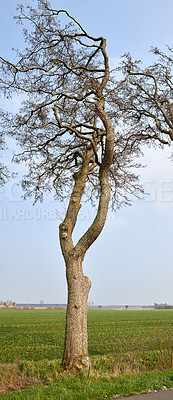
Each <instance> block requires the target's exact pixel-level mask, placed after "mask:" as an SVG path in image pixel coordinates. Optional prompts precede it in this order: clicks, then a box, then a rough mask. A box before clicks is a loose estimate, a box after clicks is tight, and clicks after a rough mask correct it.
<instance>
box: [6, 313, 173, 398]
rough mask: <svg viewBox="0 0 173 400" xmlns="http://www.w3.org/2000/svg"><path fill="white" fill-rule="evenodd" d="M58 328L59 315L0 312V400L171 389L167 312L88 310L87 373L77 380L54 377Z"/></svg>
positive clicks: (171, 325) (172, 342) (172, 337)
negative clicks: (89, 362) (88, 368)
mask: <svg viewBox="0 0 173 400" xmlns="http://www.w3.org/2000/svg"><path fill="white" fill-rule="evenodd" d="M64 329H65V311H63V310H1V311H0V360H1V361H0V394H1V396H2V398H3V399H7V398H9V399H20V398H21V399H47V398H49V399H60V400H65V399H68V400H75V399H79V400H80V399H103V398H106V397H110V396H111V395H113V394H123V395H125V394H126V395H128V394H132V393H136V392H140V391H145V390H147V389H150V390H152V389H156V390H158V389H160V388H161V387H162V386H167V387H173V310H141V311H140V310H137V311H136V310H135V311H133V310H89V311H88V336H89V355H90V358H91V362H92V367H93V369H92V371H91V372H90V373H89V374H86V372H84V373H81V374H80V375H79V376H71V375H66V376H61V375H59V371H60V361H61V358H62V353H63V342H64ZM31 387H32V388H31ZM28 388H29V389H28ZM6 391H8V392H7V393H6ZM12 392H13V393H12ZM5 393H6V394H5Z"/></svg>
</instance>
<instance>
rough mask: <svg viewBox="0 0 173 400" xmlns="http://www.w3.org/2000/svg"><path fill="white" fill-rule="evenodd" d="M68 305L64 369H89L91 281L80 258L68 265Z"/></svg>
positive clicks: (71, 259)
mask: <svg viewBox="0 0 173 400" xmlns="http://www.w3.org/2000/svg"><path fill="white" fill-rule="evenodd" d="M66 271H67V284H68V305H67V315H66V333H65V346H64V355H63V360H62V365H61V366H62V369H63V370H65V369H71V368H76V369H77V370H80V369H82V368H84V367H85V368H87V369H89V368H90V366H91V364H90V360H89V356H88V335H87V304H88V294H89V290H90V287H91V281H90V279H89V278H88V277H86V276H84V274H83V270H82V262H81V260H80V258H78V259H75V257H74V256H71V257H70V258H69V260H68V262H67V263H66Z"/></svg>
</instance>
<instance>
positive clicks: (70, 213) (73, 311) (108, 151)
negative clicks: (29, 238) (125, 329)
mask: <svg viewBox="0 0 173 400" xmlns="http://www.w3.org/2000/svg"><path fill="white" fill-rule="evenodd" d="M105 46H106V41H105V39H102V45H101V49H102V53H103V56H104V62H105V75H104V77H103V79H102V82H101V84H100V88H99V89H98V94H97V95H98V97H97V98H98V101H97V103H96V104H95V112H96V119H97V116H99V118H100V119H101V121H102V123H103V125H104V128H105V132H106V142H105V151H104V157H103V159H102V162H101V163H100V164H99V182H100V199H99V205H98V210H97V214H96V217H95V219H94V221H93V223H92V224H91V225H90V227H89V228H88V230H87V231H86V232H85V233H84V235H83V236H82V237H81V238H80V239H79V241H78V243H77V244H76V246H74V244H73V240H72V232H73V229H74V227H75V224H76V221H77V217H78V213H79V210H80V207H81V204H80V202H81V198H82V195H83V192H84V188H85V185H86V181H87V178H88V176H89V174H90V172H91V171H92V169H93V168H95V164H94V162H93V157H94V155H95V153H96V147H95V146H96V145H97V141H96V144H95V145H94V142H93V141H92V146H89V147H88V149H87V151H86V153H85V156H83V164H82V167H81V169H80V171H78V172H77V173H76V174H75V175H74V181H75V183H74V188H73V191H72V194H71V197H70V202H69V206H68V210H67V213H66V216H65V219H64V222H63V223H62V224H60V227H59V228H60V231H59V232H60V243H61V249H62V253H63V256H64V260H65V264H66V276H67V284H68V306H67V316H66V334H65V346H64V355H63V360H62V365H61V367H62V370H65V369H71V368H73V367H75V368H76V369H78V370H80V369H81V368H84V367H86V368H87V369H89V368H90V360H89V357H88V337H87V303H88V294H89V290H90V287H91V282H90V280H89V278H87V277H86V276H84V274H83V270H82V261H83V259H84V256H85V254H86V252H87V250H88V249H89V247H90V246H91V245H92V243H94V241H95V240H96V239H97V238H98V236H99V235H100V233H101V231H102V229H103V227H104V225H105V221H106V217H107V212H108V206H109V200H110V187H109V168H110V165H111V162H112V159H113V152H114V128H113V126H112V124H111V120H110V118H109V116H108V115H107V114H106V112H105V111H104V98H103V93H102V92H103V89H104V87H105V85H106V83H107V81H108V79H109V66H108V57H107V54H106V51H105ZM94 137H95V132H93V138H94ZM91 160H92V162H91ZM95 162H98V160H97V159H96V160H95Z"/></svg>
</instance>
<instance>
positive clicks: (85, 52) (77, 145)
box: [0, 0, 163, 369]
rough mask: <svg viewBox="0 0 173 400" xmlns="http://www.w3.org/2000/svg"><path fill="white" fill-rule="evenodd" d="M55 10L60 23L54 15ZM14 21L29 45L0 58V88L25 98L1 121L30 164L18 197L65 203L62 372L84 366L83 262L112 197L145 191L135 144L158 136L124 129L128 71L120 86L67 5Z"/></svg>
mask: <svg viewBox="0 0 173 400" xmlns="http://www.w3.org/2000/svg"><path fill="white" fill-rule="evenodd" d="M62 15H63V21H64V20H65V18H66V22H65V25H63V24H60V21H59V18H60V17H61V16H62ZM16 18H17V21H18V22H21V23H22V24H25V26H26V27H28V23H29V24H30V25H29V27H28V28H26V27H25V28H24V37H25V40H26V42H27V47H26V49H25V51H24V52H23V53H21V52H19V51H17V55H18V62H17V63H16V64H14V63H11V62H9V61H7V60H5V59H4V58H3V57H1V58H0V60H1V79H0V87H1V91H2V92H3V94H4V95H5V96H12V95H13V93H14V92H17V93H19V94H20V93H22V94H25V100H24V101H23V104H22V106H21V109H20V111H19V113H17V114H16V115H14V116H11V115H10V114H9V113H5V112H3V111H2V112H1V117H2V123H3V127H5V131H6V133H8V135H10V136H11V137H12V138H15V139H16V140H17V142H18V144H19V145H20V147H21V152H20V153H18V154H17V153H16V154H15V155H14V157H13V161H16V162H17V163H18V162H19V163H20V162H23V161H25V163H26V165H27V166H28V174H27V175H26V176H25V177H24V178H23V180H22V187H23V190H24V192H25V196H26V197H27V196H34V197H35V201H37V200H42V199H43V195H44V193H47V192H50V191H52V190H54V191H55V198H58V199H62V200H63V199H64V197H65V196H66V197H67V198H68V199H69V204H68V208H67V211H66V215H65V218H64V221H63V223H61V224H60V226H59V236H60V244H61V249H62V253H63V256H64V260H65V264H66V276H67V284H68V306H67V315H66V333H65V345H64V355H63V360H62V369H69V368H71V367H75V368H77V369H81V368H83V367H86V368H90V360H89V357H88V338H87V301H88V293H89V290H90V287H91V281H90V279H89V278H88V277H87V276H85V275H84V273H83V269H82V262H83V259H84V257H85V254H86V252H87V250H88V249H89V247H90V246H91V245H92V244H93V242H94V241H95V240H96V239H97V238H98V236H99V235H100V233H101V231H102V229H103V227H104V224H105V221H106V217H107V213H108V207H109V203H110V198H111V200H112V206H120V205H121V204H122V203H124V204H128V203H129V195H130V196H131V194H134V195H139V193H140V192H142V188H141V187H140V185H139V183H138V177H137V176H136V175H135V174H134V172H133V171H134V167H135V166H136V167H139V163H137V162H136V158H137V157H138V156H140V154H141V148H140V145H141V143H143V142H145V143H147V142H149V140H150V139H152V140H154V139H155V138H156V133H155V132H153V133H152V132H150V135H146V134H145V129H144V130H143V131H141V132H140V134H139V133H138V130H137V128H135V127H136V125H135V124H134V123H133V124H131V125H130V123H129V126H128V129H126V130H124V129H122V124H120V122H119V121H120V120H119V118H122V115H123V112H122V110H123V90H125V89H126V85H125V81H126V80H128V79H127V72H126V76H125V78H124V81H122V82H116V81H115V79H114V78H113V76H112V77H111V75H110V72H109V60H108V55H107V52H106V40H105V39H104V38H103V37H101V36H100V37H93V36H91V35H89V34H88V33H87V32H86V31H85V29H84V28H83V27H82V26H81V25H80V23H79V22H77V21H76V20H75V19H74V18H73V17H72V16H70V15H69V14H68V12H67V11H65V10H58V11H57V10H53V9H51V7H50V4H49V3H48V2H47V1H46V0H37V7H35V8H33V7H31V6H28V7H27V8H26V9H25V8H24V7H23V5H20V6H19V16H18V17H16ZM30 26H31V28H30ZM119 91H120V92H119ZM118 93H119V96H118V95H117V94H118ZM124 108H125V107H124ZM126 111H127V109H126ZM130 116H131V115H130V114H129V117H130ZM127 125H128V124H127V123H126V128H127ZM135 129H136V130H135ZM162 141H163V140H162ZM82 196H84V197H86V198H88V199H89V200H91V201H92V202H93V203H95V204H96V206H97V212H96V216H95V219H94V220H93V222H92V224H91V226H90V227H89V228H88V230H87V231H86V232H85V233H84V235H83V236H82V237H81V238H80V239H79V241H78V243H77V244H76V245H74V243H73V240H72V233H73V230H74V228H75V225H76V222H77V218H78V214H79V210H80V208H81V199H82ZM96 199H97V200H96Z"/></svg>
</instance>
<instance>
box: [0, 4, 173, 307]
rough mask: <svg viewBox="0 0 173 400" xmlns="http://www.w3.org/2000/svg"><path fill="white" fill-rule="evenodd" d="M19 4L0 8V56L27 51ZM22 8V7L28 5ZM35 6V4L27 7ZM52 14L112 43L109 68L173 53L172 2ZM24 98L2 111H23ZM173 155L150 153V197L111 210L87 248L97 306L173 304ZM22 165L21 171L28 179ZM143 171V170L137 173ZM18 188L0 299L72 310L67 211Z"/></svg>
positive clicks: (0, 192)
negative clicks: (62, 232)
mask: <svg viewBox="0 0 173 400" xmlns="http://www.w3.org/2000/svg"><path fill="white" fill-rule="evenodd" d="M18 3H20V1H17V0H6V1H4V2H2V4H1V14H0V37H1V38H2V40H1V45H0V55H1V56H3V57H6V58H9V59H10V58H11V59H12V58H13V59H14V54H13V52H12V51H11V49H12V48H13V47H14V48H20V49H22V48H23V46H24V43H23V39H22V35H21V29H20V26H18V25H17V24H16V23H15V21H14V20H13V16H12V15H13V14H15V8H16V6H17V4H18ZM22 3H24V2H22ZM26 3H28V4H33V2H32V0H28V1H26ZM51 5H52V7H54V8H56V9H62V8H63V9H66V10H67V11H69V12H70V13H71V14H72V15H73V16H74V17H75V18H76V19H77V20H78V21H79V22H80V23H81V24H82V25H83V27H84V28H85V29H86V30H87V31H88V33H90V34H91V35H93V36H97V35H99V36H100V35H101V36H104V37H105V38H106V39H107V51H108V55H109V58H110V64H111V66H114V65H117V62H118V60H119V59H120V57H121V56H122V55H123V54H124V53H127V52H130V53H131V55H132V57H133V58H135V59H141V60H142V61H143V63H144V64H145V65H149V64H151V63H152V61H153V56H152V54H151V53H150V52H149V50H150V48H151V46H157V47H159V48H161V49H162V50H165V45H166V44H167V45H170V46H172V38H173V25H172V14H173V2H172V0H164V2H163V0H145V1H142V0H107V1H106V2H105V1H103V0H94V1H93V0H87V1H85V2H82V1H81V0H80V1H79V0H73V1H71V0H52V1H51ZM18 102H19V99H18V98H16V97H15V98H14V99H13V101H12V102H10V103H9V104H8V103H7V102H6V101H5V100H4V99H3V98H1V99H0V106H1V107H4V108H6V109H9V110H14V111H15V109H17V106H18ZM172 150H173V149H172V148H169V149H165V150H158V149H157V150H154V149H146V150H145V156H144V164H146V165H147V167H146V168H145V169H143V170H142V171H141V172H140V175H141V182H142V183H143V184H144V188H145V191H146V192H147V193H149V194H148V195H146V196H145V199H143V200H140V201H139V200H136V199H134V201H133V203H132V206H131V207H126V208H122V209H120V210H118V211H117V212H116V213H115V212H112V211H110V212H109V215H108V219H107V222H106V225H105V228H104V230H103V232H102V233H101V235H100V237H99V238H98V239H97V241H96V242H95V243H94V244H93V245H92V247H91V248H90V249H89V251H88V253H87V255H86V256H85V260H84V272H85V274H86V275H87V276H89V277H90V279H91V281H92V287H91V291H90V294H89V302H93V303H94V304H95V305H110V304H115V305H126V304H128V305H143V304H145V305H150V304H151V305H152V304H154V303H155V302H156V303H168V304H173V290H172V283H173V257H172V226H173V164H172V163H171V162H170V160H169V158H168V157H169V156H170V155H171V153H172ZM22 168H23V166H21V167H20V172H22ZM138 172H139V171H138ZM21 196H22V191H21V189H20V187H19V186H17V184H16V182H15V181H13V182H9V183H8V184H7V185H6V186H4V187H3V188H0V245H1V249H0V251H1V253H0V254H1V256H0V299H2V300H4V301H5V300H7V299H11V300H13V301H16V302H17V303H39V302H40V300H43V301H44V302H45V303H66V301H67V287H66V278H65V267H64V261H63V257H62V255H61V250H60V246H59V239H58V225H59V223H60V222H61V221H62V218H63V215H64V210H65V206H66V205H65V204H62V203H59V202H57V201H55V200H53V196H49V197H47V198H45V200H44V202H43V203H42V204H38V203H37V204H36V205H35V206H33V205H32V200H27V201H24V200H22V199H21ZM94 215H95V210H94V209H91V207H90V206H89V204H86V205H85V206H83V207H82V209H81V212H80V216H79V221H78V224H77V227H76V229H75V233H74V242H76V241H77V239H78V238H79V237H80V235H81V234H82V232H84V231H85V229H86V228H87V227H88V226H89V225H90V223H91V222H92V218H93V216H94Z"/></svg>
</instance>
